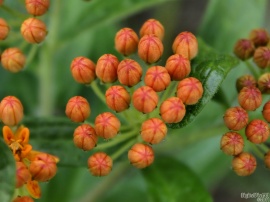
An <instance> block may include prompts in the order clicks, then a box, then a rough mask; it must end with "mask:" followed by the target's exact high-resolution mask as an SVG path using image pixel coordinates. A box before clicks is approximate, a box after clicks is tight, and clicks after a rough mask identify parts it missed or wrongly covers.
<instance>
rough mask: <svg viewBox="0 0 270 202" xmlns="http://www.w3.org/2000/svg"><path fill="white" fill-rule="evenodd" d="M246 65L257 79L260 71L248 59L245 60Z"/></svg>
mask: <svg viewBox="0 0 270 202" xmlns="http://www.w3.org/2000/svg"><path fill="white" fill-rule="evenodd" d="M245 63H246V66H247V67H248V69H249V71H250V72H251V73H252V74H253V76H254V77H255V78H256V80H257V79H258V78H259V76H260V75H259V73H258V71H256V70H255V69H254V66H253V65H252V64H250V62H249V61H248V60H246V61H245Z"/></svg>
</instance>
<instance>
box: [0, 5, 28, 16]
mask: <svg viewBox="0 0 270 202" xmlns="http://www.w3.org/2000/svg"><path fill="white" fill-rule="evenodd" d="M0 9H2V10H4V11H6V12H7V13H9V14H10V15H13V16H14V17H18V18H20V19H25V18H26V17H27V15H25V14H22V13H20V12H18V11H16V10H13V9H11V8H9V7H8V6H6V5H2V6H0Z"/></svg>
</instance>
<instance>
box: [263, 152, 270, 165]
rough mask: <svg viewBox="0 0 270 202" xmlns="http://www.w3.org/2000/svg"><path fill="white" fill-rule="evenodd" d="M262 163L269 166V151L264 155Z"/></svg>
mask: <svg viewBox="0 0 270 202" xmlns="http://www.w3.org/2000/svg"><path fill="white" fill-rule="evenodd" d="M264 164H265V166H266V168H270V151H268V152H267V153H266V154H265V155H264Z"/></svg>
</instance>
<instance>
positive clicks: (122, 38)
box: [114, 27, 139, 56]
mask: <svg viewBox="0 0 270 202" xmlns="http://www.w3.org/2000/svg"><path fill="white" fill-rule="evenodd" d="M138 43H139V37H138V35H137V34H136V32H134V30H133V29H130V28H127V27H126V28H123V29H120V30H119V31H118V32H117V33H116V35H115V38H114V44H115V49H116V50H117V51H118V52H119V53H121V54H123V55H125V56H127V55H130V54H132V53H134V52H136V50H137V47H138Z"/></svg>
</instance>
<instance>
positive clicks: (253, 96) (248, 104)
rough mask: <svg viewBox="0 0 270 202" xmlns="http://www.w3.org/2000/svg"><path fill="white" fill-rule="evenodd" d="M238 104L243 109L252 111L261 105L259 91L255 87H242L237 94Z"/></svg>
mask: <svg viewBox="0 0 270 202" xmlns="http://www.w3.org/2000/svg"><path fill="white" fill-rule="evenodd" d="M238 102H239V104H240V106H241V107H242V108H243V109H245V110H250V111H254V110H256V109H257V108H258V107H259V106H260V105H261V103H262V94H261V91H260V90H259V89H258V88H256V87H244V88H242V90H241V91H240V93H239V94H238Z"/></svg>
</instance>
